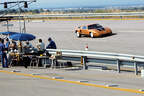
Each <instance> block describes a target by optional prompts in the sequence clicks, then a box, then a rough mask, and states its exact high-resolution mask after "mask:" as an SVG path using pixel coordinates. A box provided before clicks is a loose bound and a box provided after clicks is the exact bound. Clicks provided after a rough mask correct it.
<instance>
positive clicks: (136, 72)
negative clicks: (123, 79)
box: [134, 62, 138, 75]
mask: <svg viewBox="0 0 144 96" xmlns="http://www.w3.org/2000/svg"><path fill="white" fill-rule="evenodd" d="M134 66H135V74H136V75H138V66H137V62H134Z"/></svg>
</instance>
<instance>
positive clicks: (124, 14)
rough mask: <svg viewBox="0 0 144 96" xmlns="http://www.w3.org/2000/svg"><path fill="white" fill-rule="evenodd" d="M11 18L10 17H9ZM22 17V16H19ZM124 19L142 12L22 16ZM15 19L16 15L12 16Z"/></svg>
mask: <svg viewBox="0 0 144 96" xmlns="http://www.w3.org/2000/svg"><path fill="white" fill-rule="evenodd" d="M10 16H11V15H10ZM21 16H22V15H21ZM108 16H116V17H121V18H122V17H124V16H140V17H141V16H144V12H120V13H71V14H47V15H39V14H38V15H23V17H24V18H58V17H63V18H72V17H80V18H81V17H108ZM13 17H15V18H17V17H18V15H13Z"/></svg>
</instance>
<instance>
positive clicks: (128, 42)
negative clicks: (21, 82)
mask: <svg viewBox="0 0 144 96" xmlns="http://www.w3.org/2000/svg"><path fill="white" fill-rule="evenodd" d="M10 23H13V22H10ZM93 23H99V24H101V25H103V26H107V27H110V28H111V29H112V31H113V35H112V36H105V37H99V38H90V37H81V38H77V37H76V34H75V28H76V27H78V26H80V25H85V24H93ZM13 24H14V26H13V27H10V31H16V32H19V26H18V24H19V23H18V22H14V23H13ZM143 26H144V20H50V21H45V22H42V21H33V22H27V23H26V30H27V33H32V34H34V35H35V36H36V37H37V39H36V40H35V41H33V42H32V43H33V45H36V43H37V41H38V39H39V38H41V39H43V41H44V42H45V44H46V45H47V44H48V41H47V39H48V37H51V38H52V39H53V40H54V41H55V42H56V44H57V47H58V48H59V49H72V50H84V49H85V46H86V44H88V47H89V50H90V51H100V52H116V53H126V54H134V55H144V52H143V48H144V44H143V41H144V38H143V36H144V27H143ZM0 31H6V27H2V28H1V29H0Z"/></svg>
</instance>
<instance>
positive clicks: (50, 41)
mask: <svg viewBox="0 0 144 96" xmlns="http://www.w3.org/2000/svg"><path fill="white" fill-rule="evenodd" d="M48 41H49V44H48V45H47V47H46V49H57V47H56V44H55V42H54V41H53V40H52V39H51V38H48Z"/></svg>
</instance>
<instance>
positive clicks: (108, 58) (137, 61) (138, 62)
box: [47, 49, 144, 75]
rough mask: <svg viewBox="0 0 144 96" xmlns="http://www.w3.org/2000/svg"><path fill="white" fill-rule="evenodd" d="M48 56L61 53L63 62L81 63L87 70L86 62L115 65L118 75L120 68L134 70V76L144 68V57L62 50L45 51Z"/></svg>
mask: <svg viewBox="0 0 144 96" xmlns="http://www.w3.org/2000/svg"><path fill="white" fill-rule="evenodd" d="M47 51H48V52H49V53H50V54H56V52H62V56H63V58H62V59H64V60H71V61H81V62H83V69H87V68H88V65H87V62H94V63H104V64H113V65H117V71H118V72H119V73H120V71H121V70H120V67H121V66H130V67H134V68H135V74H136V75H137V74H138V67H144V56H138V55H129V54H118V53H106V52H94V51H79V50H62V49H47Z"/></svg>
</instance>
